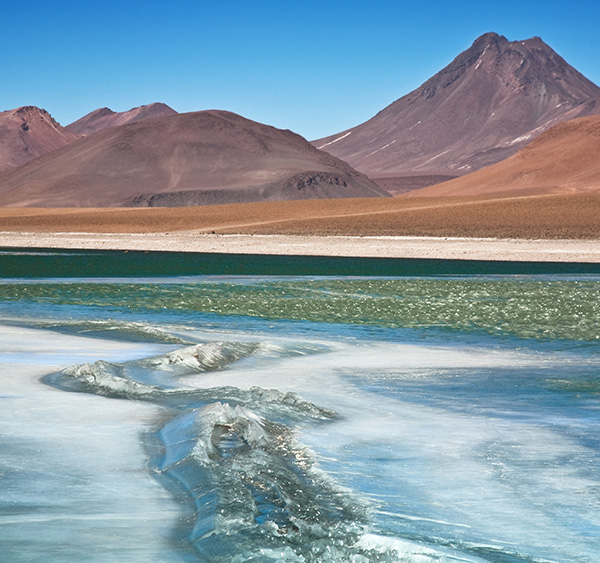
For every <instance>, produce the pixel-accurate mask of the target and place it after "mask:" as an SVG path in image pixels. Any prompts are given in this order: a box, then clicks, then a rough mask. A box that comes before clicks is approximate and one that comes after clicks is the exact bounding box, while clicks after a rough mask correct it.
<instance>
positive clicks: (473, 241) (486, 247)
mask: <svg viewBox="0 0 600 563" xmlns="http://www.w3.org/2000/svg"><path fill="white" fill-rule="evenodd" d="M0 247H28V248H69V249H102V250H148V251H153V250H158V251H178V252H181V251H183V252H203V253H228V254H275V255H304V256H353V257H379V258H438V259H458V260H467V259H468V260H513V261H530V262H591V263H600V240H528V239H493V238H455V237H410V236H307V235H302V236H300V235H297V236H294V235H212V234H205V233H193V232H185V233H182V232H174V233H173V232H172V233H131V234H123V233H102V234H100V233H18V232H0Z"/></svg>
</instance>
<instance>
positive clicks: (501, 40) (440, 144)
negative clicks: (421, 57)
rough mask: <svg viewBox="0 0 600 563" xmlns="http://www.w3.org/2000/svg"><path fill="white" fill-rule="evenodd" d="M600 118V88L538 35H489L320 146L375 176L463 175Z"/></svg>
mask: <svg viewBox="0 0 600 563" xmlns="http://www.w3.org/2000/svg"><path fill="white" fill-rule="evenodd" d="M597 113H600V88H599V87H598V86H596V85H595V84H594V83H592V82H590V81H589V80H588V79H587V78H585V77H584V76H583V75H582V74H580V73H579V72H578V71H577V70H575V69H574V68H573V67H572V66H570V65H569V64H568V63H567V62H566V61H565V60H564V59H563V58H561V57H560V56H559V55H558V54H557V53H556V52H554V51H553V50H552V49H551V48H550V47H549V46H548V45H546V43H544V42H543V41H542V40H541V39H540V38H539V37H533V38H532V39H527V40H525V41H508V39H506V37H503V36H501V35H498V34H496V33H486V34H485V35H482V36H481V37H479V38H478V39H477V40H476V41H475V42H474V43H473V45H471V47H469V48H468V49H467V50H466V51H464V52H462V53H461V54H460V55H458V57H456V58H455V59H454V60H453V61H452V62H451V63H450V64H449V65H448V66H447V67H445V68H444V69H442V70H441V71H440V72H438V73H437V74H436V75H434V76H433V77H431V78H430V79H429V80H427V81H426V82H425V83H424V84H423V85H422V86H420V87H419V88H417V89H416V90H414V91H413V92H410V93H409V94H407V95H406V96H403V97H402V98H400V99H398V100H396V101H395V102H393V103H392V104H391V105H389V106H388V107H386V108H385V109H383V110H382V111H380V112H379V113H378V114H377V115H375V116H374V117H373V118H372V119H370V120H368V121H366V122H365V123H362V124H361V125H358V126H356V127H354V128H352V129H348V130H346V131H342V132H340V133H337V134H335V135H331V136H329V137H326V138H323V139H319V140H317V141H314V144H315V146H316V147H318V148H320V149H322V150H325V151H328V152H329V153H331V154H333V155H335V156H337V157H338V158H341V159H343V160H345V161H346V162H348V163H349V164H350V165H352V166H353V167H355V168H356V169H357V170H360V171H361V172H364V173H365V174H367V175H369V176H370V177H372V178H376V177H382V176H417V175H431V174H449V175H463V174H466V173H469V172H473V171H475V170H478V169H480V168H483V167H485V166H489V165H490V164H494V163H496V162H499V161H500V160H503V159H505V158H507V157H508V156H510V155H512V154H514V153H515V152H517V150H519V149H520V148H521V147H523V146H524V145H525V144H527V143H528V142H530V141H531V140H532V139H534V138H535V137H537V136H538V135H540V134H541V133H542V132H544V131H546V130H547V129H549V128H550V127H552V126H553V125H556V124H557V123H560V122H562V121H566V120H569V119H573V118H576V117H582V116H587V115H592V114H597Z"/></svg>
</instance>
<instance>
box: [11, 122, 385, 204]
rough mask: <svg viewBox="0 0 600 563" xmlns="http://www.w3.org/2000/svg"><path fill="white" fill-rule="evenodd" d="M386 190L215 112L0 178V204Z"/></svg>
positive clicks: (109, 139) (84, 145) (151, 125)
mask: <svg viewBox="0 0 600 563" xmlns="http://www.w3.org/2000/svg"><path fill="white" fill-rule="evenodd" d="M386 195H389V194H387V192H385V191H383V190H381V189H380V188H379V187H378V186H377V185H375V184H374V183H373V182H371V181H370V180H369V179H368V178H367V177H366V176H364V175H362V174H360V173H358V172H356V171H355V170H354V169H352V168H351V167H350V166H349V165H348V164H346V163H345V162H342V161H341V160H339V159H337V158H335V157H333V156H331V155H329V154H328V153H325V152H323V151H319V150H317V149H316V148H315V147H313V146H312V145H311V144H310V143H309V142H308V141H306V140H305V139H304V138H302V137H300V136H299V135H297V134H295V133H292V132H291V131H284V130H281V129H276V128H274V127H270V126H267V125H263V124H260V123H256V122H254V121H250V120H248V119H245V118H243V117H241V116H239V115H236V114H233V113H229V112H225V111H203V112H195V113H187V114H178V115H171V116H165V117H156V118H151V119H145V120H143V121H138V122H136V123H131V124H127V125H122V126H119V127H111V128H108V129H105V130H103V131H99V132H97V133H95V134H94V135H90V136H89V137H85V138H82V139H79V140H78V141H75V142H73V143H71V144H70V145H68V146H66V147H63V148H62V149H59V150H57V151H55V152H53V153H50V154H46V155H44V156H42V157H40V158H38V159H37V160H35V161H33V162H30V163H28V164H26V165H25V166H22V167H20V168H19V169H16V170H11V171H8V172H5V173H3V174H1V175H0V205H4V206H6V205H10V206H52V207H61V206H62V207H69V206H75V207H79V206H82V207H83V206H90V207H108V206H167V207H168V206H181V205H198V204H214V203H235V202H247V201H262V200H286V199H306V198H340V197H376V196H386Z"/></svg>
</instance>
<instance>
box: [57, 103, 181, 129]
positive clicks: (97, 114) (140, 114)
mask: <svg viewBox="0 0 600 563" xmlns="http://www.w3.org/2000/svg"><path fill="white" fill-rule="evenodd" d="M176 114H177V112H176V111H175V110H174V109H172V108H170V107H169V106H168V105H166V104H162V103H155V104H149V105H147V106H140V107H137V108H132V109H130V110H129V111H122V112H114V111H113V110H111V109H109V108H100V109H97V110H95V111H93V112H91V113H88V114H87V115H85V116H83V117H82V118H81V119H78V120H77V121H74V122H73V123H71V124H70V125H67V127H66V129H67V130H69V131H71V132H72V133H75V134H76V135H81V136H84V137H85V136H87V135H91V134H92V133H95V132H96V131H101V130H102V129H106V128H108V127H114V126H115V125H125V124H126V123H135V122H136V121H142V120H143V119H149V118H151V117H161V116H163V115H176Z"/></svg>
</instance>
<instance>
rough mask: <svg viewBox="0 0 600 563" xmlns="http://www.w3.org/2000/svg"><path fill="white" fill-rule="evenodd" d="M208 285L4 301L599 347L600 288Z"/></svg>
mask: <svg viewBox="0 0 600 563" xmlns="http://www.w3.org/2000/svg"><path fill="white" fill-rule="evenodd" d="M206 280H210V278H207V279H205V280H204V281H203V282H202V283H197V282H194V283H191V282H190V283H186V282H185V281H182V282H181V283H151V282H144V283H127V282H120V283H82V282H78V283H60V284H49V283H31V282H30V283H26V284H22V283H4V284H2V285H0V300H1V301H8V302H10V301H20V302H23V301H24V302H35V303H53V304H55V305H82V304H85V305H88V306H94V307H104V308H111V309H125V310H131V311H133V310H144V309H146V310H157V309H158V310H169V311H193V312H203V313H215V314H218V315H239V316H245V317H258V318H264V319H286V320H296V321H310V322H321V323H345V324H358V325H378V326H382V327H388V328H411V329H415V328H423V329H431V328H438V329H440V328H441V329H450V330H454V331H456V330H458V331H461V332H465V331H467V332H469V331H477V332H486V333H489V334H492V335H499V336H502V335H507V336H516V337H520V338H534V339H554V340H556V339H568V340H580V341H597V340H600V324H599V320H600V284H598V283H597V281H595V280H594V279H588V280H585V279H584V280H581V279H580V280H569V279H563V280H557V279H531V278H523V279H519V278H514V277H512V278H495V279H494V278H485V279H473V278H465V279H460V278H456V279H422V278H403V279H372V278H371V279H298V280H289V279H280V280H278V279H277V278H271V279H269V280H260V279H254V280H251V281H250V280H248V281H246V282H243V281H242V282H238V283H231V282H230V283H227V282H222V281H214V282H211V281H206Z"/></svg>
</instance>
